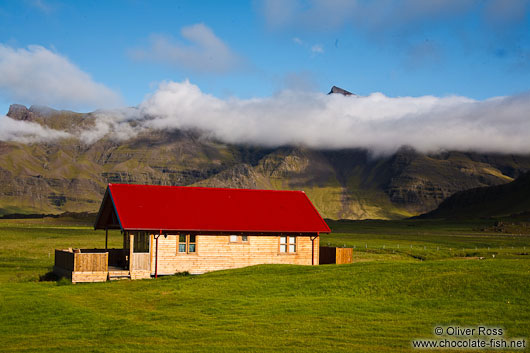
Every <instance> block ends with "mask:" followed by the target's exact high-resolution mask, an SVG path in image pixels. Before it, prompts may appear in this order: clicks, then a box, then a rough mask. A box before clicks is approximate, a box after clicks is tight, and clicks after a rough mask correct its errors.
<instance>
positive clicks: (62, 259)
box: [55, 249, 74, 271]
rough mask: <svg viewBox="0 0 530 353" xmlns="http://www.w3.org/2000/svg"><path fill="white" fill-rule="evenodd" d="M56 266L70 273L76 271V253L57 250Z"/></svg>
mask: <svg viewBox="0 0 530 353" xmlns="http://www.w3.org/2000/svg"><path fill="white" fill-rule="evenodd" d="M55 266H57V267H60V268H63V269H65V270H68V271H73V270H74V253H73V252H71V251H68V250H57V249H56V250H55Z"/></svg>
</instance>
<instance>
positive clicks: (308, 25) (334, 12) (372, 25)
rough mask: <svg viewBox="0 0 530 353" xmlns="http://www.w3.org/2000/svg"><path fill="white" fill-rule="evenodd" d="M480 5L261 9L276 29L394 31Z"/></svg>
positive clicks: (271, 2)
mask: <svg viewBox="0 0 530 353" xmlns="http://www.w3.org/2000/svg"><path fill="white" fill-rule="evenodd" d="M489 1H499V0H489ZM516 1H525V0H516ZM478 3H479V2H478V1H476V0H442V1H439V0H436V1H425V0H388V1H362V0H357V1H355V0H309V1H302V0H289V1H279V0H263V1H262V2H261V6H260V7H259V10H260V12H261V14H262V15H263V17H264V19H265V22H266V23H267V25H268V26H269V27H270V28H273V29H281V28H286V27H297V28H300V27H302V28H305V29H310V30H334V29H337V28H340V27H342V26H344V25H346V24H350V25H354V26H360V27H365V28H368V29H370V30H377V31H379V30H384V31H387V30H389V31H392V30H395V29H396V28H399V27H402V26H414V25H416V24H417V23H418V22H422V21H426V20H432V19H433V18H446V17H451V16H455V15H459V14H462V13H465V12H467V11H470V10H471V9H472V7H473V6H474V5H477V4H478Z"/></svg>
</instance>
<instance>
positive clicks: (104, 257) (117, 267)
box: [53, 249, 150, 283]
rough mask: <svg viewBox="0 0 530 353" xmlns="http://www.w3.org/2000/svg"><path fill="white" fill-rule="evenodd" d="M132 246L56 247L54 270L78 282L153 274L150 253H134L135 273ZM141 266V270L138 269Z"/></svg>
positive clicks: (140, 276)
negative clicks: (130, 256) (130, 268)
mask: <svg viewBox="0 0 530 353" xmlns="http://www.w3.org/2000/svg"><path fill="white" fill-rule="evenodd" d="M128 254H129V250H128V249H67V250H55V266H54V267H53V271H54V272H55V273H56V274H57V275H59V276H61V277H66V278H69V279H71V280H72V283H78V282H105V281H107V280H118V279H131V278H149V277H150V271H149V269H148V268H147V269H146V270H145V269H144V268H145V267H146V266H147V265H146V264H148V260H146V258H147V259H149V253H147V254H134V253H133V266H134V267H133V273H132V276H131V271H130V270H129V269H128V268H127V267H128V266H127V265H128ZM135 268H137V269H138V270H139V271H140V272H139V273H136V272H138V271H135V270H134V269H135Z"/></svg>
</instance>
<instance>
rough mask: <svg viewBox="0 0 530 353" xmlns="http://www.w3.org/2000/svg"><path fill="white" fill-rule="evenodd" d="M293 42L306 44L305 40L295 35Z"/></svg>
mask: <svg viewBox="0 0 530 353" xmlns="http://www.w3.org/2000/svg"><path fill="white" fill-rule="evenodd" d="M293 42H294V43H296V44H298V45H302V44H304V42H303V41H302V40H301V39H300V38H298V37H294V38H293Z"/></svg>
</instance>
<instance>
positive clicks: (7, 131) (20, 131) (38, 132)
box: [0, 116, 72, 143]
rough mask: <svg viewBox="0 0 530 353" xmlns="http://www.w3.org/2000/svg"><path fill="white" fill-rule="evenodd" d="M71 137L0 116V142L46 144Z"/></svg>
mask: <svg viewBox="0 0 530 353" xmlns="http://www.w3.org/2000/svg"><path fill="white" fill-rule="evenodd" d="M68 137H72V135H70V134H69V133H67V132H64V131H58V130H54V129H50V128H47V127H44V126H42V125H39V124H37V123H33V122H29V121H20V120H14V119H11V118H9V117H7V116H0V141H14V142H22V143H31V142H47V141H53V140H57V139H62V138H68Z"/></svg>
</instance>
